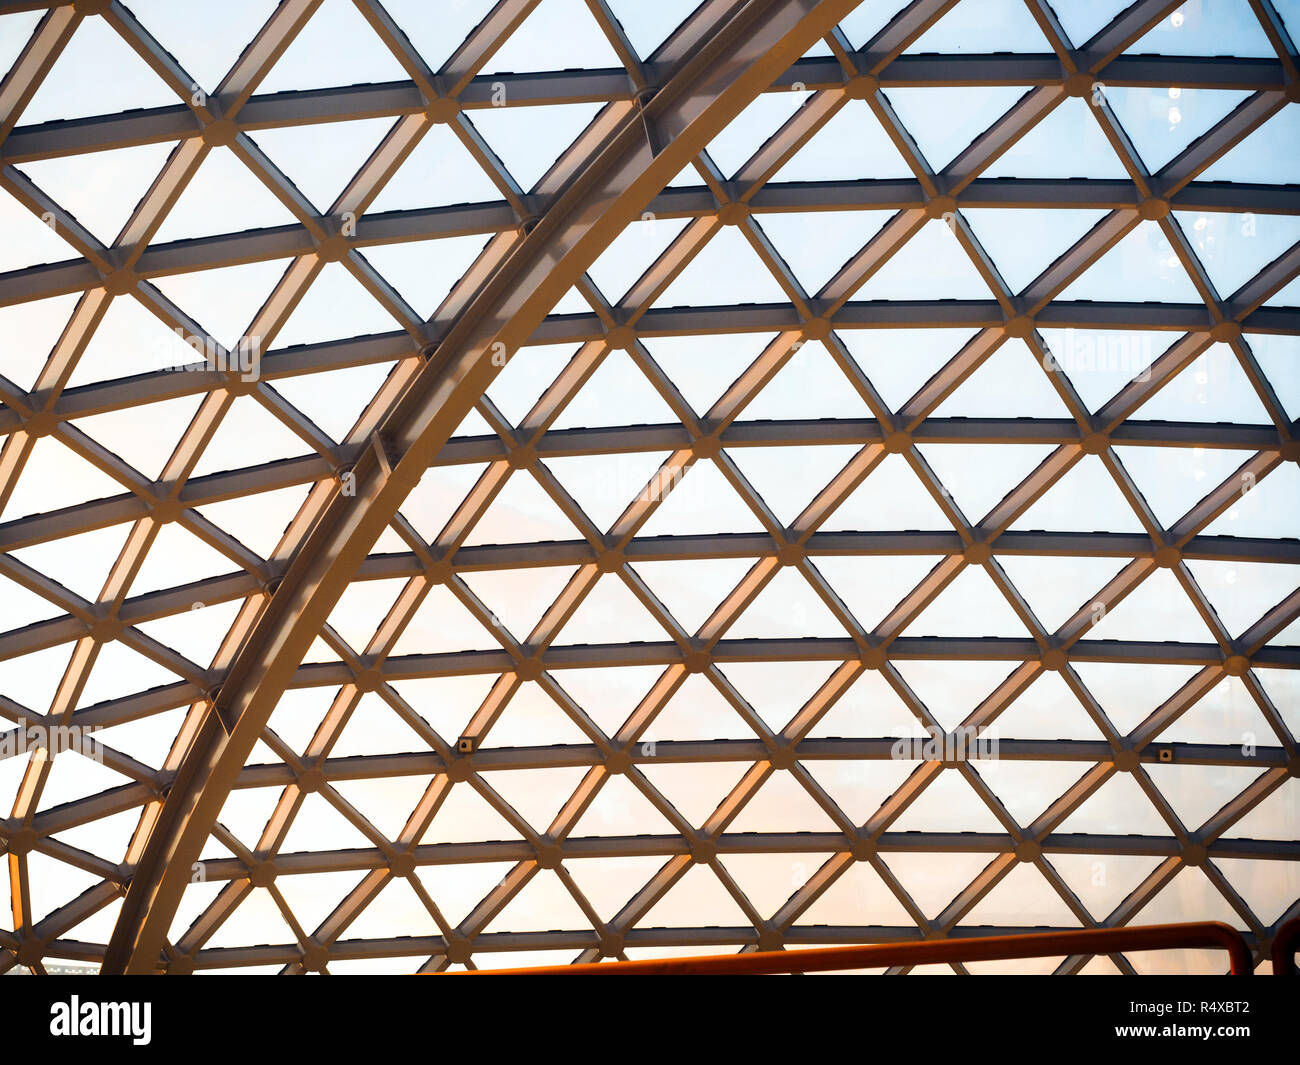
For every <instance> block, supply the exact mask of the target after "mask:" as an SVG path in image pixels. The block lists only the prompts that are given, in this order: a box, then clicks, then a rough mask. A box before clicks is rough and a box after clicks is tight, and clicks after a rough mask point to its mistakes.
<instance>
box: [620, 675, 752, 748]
mask: <svg viewBox="0 0 1300 1065" xmlns="http://www.w3.org/2000/svg"><path fill="white" fill-rule="evenodd" d="M753 738H754V730H753V729H752V728H750V727H749V725H748V724H747V723H746V721H745V719H744V718H742V717H741V716H740V714H738V713H737V712H736V708H735V707H734V706H732V705H731V704H730V703H729V702H727V700H726V699H724V698H723V697H722V693H721V692H719V691H718V689H717V688H716V687H714V686H713V685H712V684H710V683H709V682H708V681H707V680H706V679H705V678H704V677H702V676H700V675H699V674H692V675H691V676H688V677H687V678H686V680H685V682H684V683H683V684H682V686H681V687H680V688H678V689H677V691H676V692H674V693H673V696H672V698H671V699H669V700H668V702H667V703H666V704H665V705H664V707H663V709H662V710H660V711H659V713H658V714H656V715H655V718H654V720H653V721H651V722H650V724H649V726H648V727H647V728H646V730H645V732H643V733H642V734H641V742H642V743H643V744H657V743H661V742H667V741H670V740H752V739H753ZM649 749H650V750H655V749H657V748H654V747H651V748H649Z"/></svg>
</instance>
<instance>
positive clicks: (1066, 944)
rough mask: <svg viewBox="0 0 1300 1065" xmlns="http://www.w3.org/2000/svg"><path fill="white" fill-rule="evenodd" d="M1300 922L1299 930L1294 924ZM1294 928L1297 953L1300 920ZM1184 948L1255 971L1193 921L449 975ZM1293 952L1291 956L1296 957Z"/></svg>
mask: <svg viewBox="0 0 1300 1065" xmlns="http://www.w3.org/2000/svg"><path fill="white" fill-rule="evenodd" d="M1293 926H1295V927H1293ZM1285 928H1290V929H1291V932H1290V935H1291V944H1292V948H1291V949H1292V950H1294V944H1295V939H1296V935H1297V933H1300V922H1295V921H1293V922H1291V923H1290V924H1289V925H1286V926H1284V929H1285ZM1282 938H1283V932H1282V931H1279V934H1278V936H1277V937H1275V939H1274V946H1273V957H1274V966H1275V968H1276V967H1277V966H1278V964H1279V962H1278V961H1277V958H1278V951H1279V941H1281V940H1282ZM1180 947H1214V948H1218V949H1220V950H1226V951H1227V952H1228V971H1229V972H1230V973H1232V975H1234V976H1249V975H1250V973H1251V960H1250V950H1249V948H1248V947H1247V946H1246V941H1245V940H1244V939H1243V938H1242V937H1241V933H1240V932H1238V931H1237V930H1236V929H1234V928H1230V927H1229V926H1228V925H1226V924H1221V923H1219V922H1217V921H1198V922H1194V923H1190V924H1159V925H1138V926H1132V927H1124V928H1089V929H1081V930H1079V931H1069V932H1027V933H1024V934H1020V935H1009V936H983V937H979V938H971V939H938V940H930V941H927V942H921V943H872V944H868V945H864V946H851V947H818V948H815V949H811V950H783V951H773V952H768V953H754V954H723V955H711V956H709V957H698V958H654V959H646V960H638V961H614V962H595V963H591V964H583V965H550V966H544V967H541V968H534V969H481V970H476V971H475V972H472V973H464V974H460V973H458V974H448V975H476V974H478V975H483V976H494V975H496V976H738V975H753V976H758V975H768V974H775V973H810V972H830V971H834V970H844V969H882V968H889V967H891V966H895V965H926V964H930V963H934V962H966V961H1001V960H1006V959H1011V958H1053V957H1061V956H1068V955H1071V954H1112V953H1116V952H1118V951H1127V950H1172V949H1176V948H1180ZM1290 957H1291V956H1290V955H1289V954H1288V955H1287V959H1288V960H1289V959H1290Z"/></svg>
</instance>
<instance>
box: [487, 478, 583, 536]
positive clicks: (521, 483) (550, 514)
mask: <svg viewBox="0 0 1300 1065" xmlns="http://www.w3.org/2000/svg"><path fill="white" fill-rule="evenodd" d="M577 539H580V537H579V536H578V530H577V529H575V528H574V527H573V523H572V522H571V521H569V519H568V518H567V517H565V515H564V512H563V511H562V510H560V508H559V506H558V505H557V504H556V502H555V501H554V500H553V499H552V498H551V497H550V496H548V495H547V494H546V492H545V490H544V489H543V488H542V486H541V485H540V484H538V483H537V479H536V478H535V477H534V476H533V475H532V474H531V473H529V472H528V471H527V470H518V471H516V472H515V473H513V474H511V476H510V479H509V480H508V481H506V484H505V487H504V488H502V489H501V491H500V492H498V493H497V496H496V498H495V499H493V500H492V502H491V504H490V505H489V506H488V508H487V510H486V511H484V512H483V516H482V517H481V518H479V520H478V521H477V522H476V523H475V525H474V528H473V529H472V530H471V531H470V534H469V536H467V537H466V538H465V543H466V545H471V544H512V543H524V542H527V541H540V540H577Z"/></svg>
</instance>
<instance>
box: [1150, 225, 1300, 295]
mask: <svg viewBox="0 0 1300 1065" xmlns="http://www.w3.org/2000/svg"><path fill="white" fill-rule="evenodd" d="M1174 218H1175V219H1176V220H1177V222H1178V225H1179V226H1180V227H1181V228H1182V231H1183V233H1184V234H1185V235H1186V237H1187V240H1188V242H1189V243H1190V244H1191V245H1192V248H1193V250H1194V251H1195V252H1196V257H1197V259H1199V260H1200V262H1201V265H1202V266H1204V267H1205V272H1206V273H1207V274H1209V275H1210V280H1211V281H1213V282H1214V287H1215V288H1216V289H1218V292H1219V295H1220V296H1222V297H1225V298H1226V297H1228V296H1231V295H1232V294H1233V293H1234V292H1236V291H1237V290H1238V289H1239V288H1241V286H1242V285H1244V284H1245V283H1246V282H1247V281H1249V280H1250V279H1251V278H1253V277H1254V276H1255V275H1256V274H1257V273H1259V272H1260V271H1261V270H1262V269H1264V267H1266V266H1267V265H1268V264H1269V263H1271V262H1273V261H1274V260H1275V259H1276V258H1278V256H1280V255H1282V254H1283V253H1284V252H1286V251H1287V250H1288V249H1289V248H1291V247H1292V246H1293V245H1294V244H1296V243H1297V242H1300V218H1292V217H1290V216H1288V215H1269V216H1268V219H1267V221H1266V222H1265V223H1264V224H1262V225H1261V224H1260V220H1259V218H1258V217H1257V216H1256V215H1254V214H1250V213H1247V214H1222V213H1219V212H1217V211H1205V212H1195V211H1175V212H1174Z"/></svg>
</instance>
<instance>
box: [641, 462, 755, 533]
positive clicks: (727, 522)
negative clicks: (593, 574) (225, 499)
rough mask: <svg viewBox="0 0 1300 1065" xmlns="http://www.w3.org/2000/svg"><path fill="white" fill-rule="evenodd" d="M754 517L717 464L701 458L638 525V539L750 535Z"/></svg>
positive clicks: (753, 527)
mask: <svg viewBox="0 0 1300 1065" xmlns="http://www.w3.org/2000/svg"><path fill="white" fill-rule="evenodd" d="M759 528H760V525H759V521H758V518H757V517H756V516H755V515H754V512H753V511H752V510H750V509H749V507H748V506H747V505H746V504H745V502H744V500H743V499H741V498H740V496H739V495H737V494H736V490H735V489H734V488H732V487H731V482H730V481H728V480H727V479H726V478H725V477H724V476H723V475H722V472H721V471H720V470H719V469H718V467H717V465H716V464H715V463H714V462H713V461H712V460H710V459H703V460H701V461H699V462H696V463H695V464H694V465H692V466H691V468H690V469H688V470H687V471H686V473H685V475H684V476H683V477H682V479H681V480H680V481H678V482H677V484H676V485H675V486H674V487H673V489H672V491H671V492H669V493H668V495H667V496H666V497H665V499H664V501H663V502H662V503H661V504H660V505H659V506H658V507H657V508H655V511H654V513H653V514H651V515H650V518H649V520H648V521H647V522H646V523H645V524H644V525H643V526H641V529H640V531H639V535H640V536H665V535H672V536H683V535H698V534H701V533H724V532H726V533H731V532H751V531H757V530H758V529H759Z"/></svg>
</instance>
